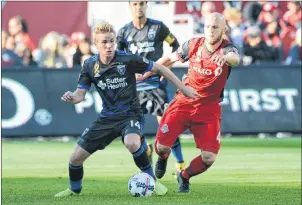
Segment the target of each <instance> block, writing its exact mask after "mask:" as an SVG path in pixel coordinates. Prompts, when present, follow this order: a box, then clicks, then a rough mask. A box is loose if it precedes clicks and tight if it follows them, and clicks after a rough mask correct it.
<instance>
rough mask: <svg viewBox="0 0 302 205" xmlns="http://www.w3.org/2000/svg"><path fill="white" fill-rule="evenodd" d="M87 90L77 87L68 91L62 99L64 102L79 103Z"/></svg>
mask: <svg viewBox="0 0 302 205" xmlns="http://www.w3.org/2000/svg"><path fill="white" fill-rule="evenodd" d="M86 92H87V91H86V90H85V89H81V88H77V89H76V90H75V91H74V92H70V91H67V92H65V93H64V95H63V96H62V97H61V100H63V101H64V102H68V103H72V104H77V103H80V102H82V101H83V100H84V99H85V95H86Z"/></svg>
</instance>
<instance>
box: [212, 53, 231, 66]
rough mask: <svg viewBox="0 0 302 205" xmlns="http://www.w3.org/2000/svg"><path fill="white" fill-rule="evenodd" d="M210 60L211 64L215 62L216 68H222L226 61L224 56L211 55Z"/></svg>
mask: <svg viewBox="0 0 302 205" xmlns="http://www.w3.org/2000/svg"><path fill="white" fill-rule="evenodd" d="M211 60H212V61H213V62H215V63H216V64H217V65H218V66H220V67H222V66H223V65H224V64H225V63H226V61H227V57H226V56H225V55H217V54H216V55H213V56H212V58H211Z"/></svg>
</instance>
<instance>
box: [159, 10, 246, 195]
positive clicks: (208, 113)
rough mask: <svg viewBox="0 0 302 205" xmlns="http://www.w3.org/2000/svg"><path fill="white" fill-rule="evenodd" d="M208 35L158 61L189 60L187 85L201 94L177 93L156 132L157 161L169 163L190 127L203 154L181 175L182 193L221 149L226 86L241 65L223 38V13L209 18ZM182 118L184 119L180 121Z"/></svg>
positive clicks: (206, 31) (207, 19) (205, 26)
mask: <svg viewBox="0 0 302 205" xmlns="http://www.w3.org/2000/svg"><path fill="white" fill-rule="evenodd" d="M204 31H205V37H202V38H192V39H190V40H189V41H187V42H185V43H184V44H183V45H182V47H180V48H179V49H178V51H177V52H174V53H173V54H171V55H170V56H168V57H163V58H161V59H159V60H158V61H157V62H158V63H161V64H163V65H170V64H172V63H174V62H176V61H181V62H185V61H189V70H188V75H187V77H186V79H185V80H184V83H185V85H189V86H192V87H193V88H194V89H196V90H197V91H198V93H199V94H200V97H198V98H196V99H193V100H191V99H186V98H184V97H183V95H182V94H181V93H180V92H178V93H177V94H176V96H175V98H174V100H173V101H172V102H171V104H170V105H169V107H168V109H167V110H166V112H165V114H164V116H163V119H162V121H161V123H160V126H159V129H158V131H157V135H156V141H155V151H156V153H157V154H158V155H159V158H158V161H157V163H160V164H166V162H165V161H166V160H167V157H168V156H169V153H170V147H171V146H172V144H173V142H174V140H175V139H176V137H177V136H178V135H179V134H181V133H182V132H184V131H185V130H186V129H188V128H189V129H190V131H191V132H192V134H193V136H194V140H195V143H196V147H197V148H199V149H200V150H201V155H198V156H197V157H196V158H194V159H193V160H192V161H191V163H190V165H189V166H188V167H187V168H186V169H185V170H183V171H182V172H181V173H179V174H178V176H177V180H178V190H179V192H189V190H190V189H189V179H190V178H191V177H193V176H196V175H198V174H201V173H203V172H204V171H206V170H207V169H208V168H209V167H210V166H211V165H212V164H213V163H214V161H215V159H216V156H217V154H218V151H219V149H220V121H221V107H220V105H219V102H221V100H222V97H223V95H222V94H223V89H224V86H225V84H226V81H227V78H228V76H229V74H230V69H231V66H236V65H238V64H239V61H240V57H239V54H238V51H237V49H236V48H235V47H234V46H233V45H232V44H231V43H230V42H229V41H227V40H224V39H223V35H224V33H225V31H226V22H225V19H224V17H223V15H221V14H219V13H212V14H210V15H209V16H207V17H206V20H205V25H204ZM180 119H181V120H180Z"/></svg>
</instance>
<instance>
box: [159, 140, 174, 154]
mask: <svg viewBox="0 0 302 205" xmlns="http://www.w3.org/2000/svg"><path fill="white" fill-rule="evenodd" d="M156 148H157V150H158V152H159V153H160V154H163V153H167V152H170V149H171V148H170V147H168V146H165V145H162V144H159V143H157V144H156Z"/></svg>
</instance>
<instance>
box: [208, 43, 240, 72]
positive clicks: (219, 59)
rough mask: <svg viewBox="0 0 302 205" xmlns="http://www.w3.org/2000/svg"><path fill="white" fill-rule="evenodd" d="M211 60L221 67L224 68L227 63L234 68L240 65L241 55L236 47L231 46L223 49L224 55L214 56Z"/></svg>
mask: <svg viewBox="0 0 302 205" xmlns="http://www.w3.org/2000/svg"><path fill="white" fill-rule="evenodd" d="M211 60H212V61H214V62H215V63H217V65H219V66H223V65H224V64H225V63H226V64H228V65H229V66H232V67H234V66H237V65H239V63H240V55H239V53H238V50H237V49H236V48H235V47H232V46H229V47H226V48H224V49H223V55H214V56H213V57H212V58H211Z"/></svg>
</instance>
